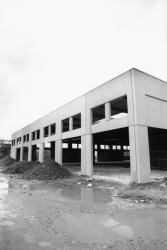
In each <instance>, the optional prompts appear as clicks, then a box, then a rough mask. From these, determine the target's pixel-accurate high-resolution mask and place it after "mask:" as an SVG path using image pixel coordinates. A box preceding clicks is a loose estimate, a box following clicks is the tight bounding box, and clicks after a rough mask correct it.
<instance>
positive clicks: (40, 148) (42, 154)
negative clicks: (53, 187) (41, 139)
mask: <svg viewBox="0 0 167 250" xmlns="http://www.w3.org/2000/svg"><path fill="white" fill-rule="evenodd" d="M43 161H44V143H40V144H39V162H43Z"/></svg>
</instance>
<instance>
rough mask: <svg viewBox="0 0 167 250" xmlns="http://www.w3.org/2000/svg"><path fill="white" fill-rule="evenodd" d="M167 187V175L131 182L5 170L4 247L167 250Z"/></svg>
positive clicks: (0, 182)
mask: <svg viewBox="0 0 167 250" xmlns="http://www.w3.org/2000/svg"><path fill="white" fill-rule="evenodd" d="M88 184H91V185H89V186H88ZM166 192H167V188H166V185H165V180H164V181H162V180H156V181H155V182H154V183H151V184H147V185H128V186H126V185H122V184H119V183H114V182H104V181H95V180H91V179H89V178H86V177H81V176H73V177H71V178H69V179H64V180H60V179H59V180H55V181H53V180H52V181H36V180H33V181H32V180H24V179H22V178H21V176H19V175H6V174H2V173H1V174H0V250H9V249H10V250H29V249H31V250H42V249H46V250H47V249H48V250H49V249H55V250H59V249H69V250H71V249H77V250H78V249H81V250H82V249H114V250H119V249H121V250H122V249H124V250H130V249H138V250H144V249H147V250H154V249H160V250H165V249H167V195H166Z"/></svg>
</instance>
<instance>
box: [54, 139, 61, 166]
mask: <svg viewBox="0 0 167 250" xmlns="http://www.w3.org/2000/svg"><path fill="white" fill-rule="evenodd" d="M62 146H63V145H62V140H58V141H56V143H55V161H56V162H58V163H59V164H62Z"/></svg>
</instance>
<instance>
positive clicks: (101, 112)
mask: <svg viewBox="0 0 167 250" xmlns="http://www.w3.org/2000/svg"><path fill="white" fill-rule="evenodd" d="M104 119H105V105H104V104H103V105H100V106H98V107H95V108H93V109H92V122H93V123H96V122H99V121H102V120H104Z"/></svg>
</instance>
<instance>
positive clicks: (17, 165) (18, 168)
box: [4, 161, 40, 174]
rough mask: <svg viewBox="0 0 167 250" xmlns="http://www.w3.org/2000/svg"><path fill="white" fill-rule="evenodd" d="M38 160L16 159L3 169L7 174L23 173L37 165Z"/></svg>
mask: <svg viewBox="0 0 167 250" xmlns="http://www.w3.org/2000/svg"><path fill="white" fill-rule="evenodd" d="M39 165H40V163H39V162H28V161H18V162H14V164H12V165H10V166H9V167H8V168H6V169H5V170H4V173H7V174H23V173H24V172H26V171H28V170H30V169H32V168H36V167H37V166H39Z"/></svg>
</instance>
